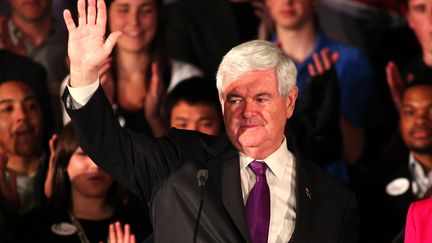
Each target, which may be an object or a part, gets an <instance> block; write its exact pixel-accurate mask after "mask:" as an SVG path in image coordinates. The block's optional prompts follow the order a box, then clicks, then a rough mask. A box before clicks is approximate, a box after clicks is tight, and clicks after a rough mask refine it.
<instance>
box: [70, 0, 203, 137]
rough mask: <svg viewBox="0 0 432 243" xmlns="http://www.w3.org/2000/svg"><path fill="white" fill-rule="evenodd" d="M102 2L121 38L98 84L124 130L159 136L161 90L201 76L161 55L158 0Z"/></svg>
mask: <svg viewBox="0 0 432 243" xmlns="http://www.w3.org/2000/svg"><path fill="white" fill-rule="evenodd" d="M106 3H107V7H108V11H107V12H108V26H109V30H110V31H111V32H114V31H121V32H122V36H121V37H120V39H119V40H118V42H117V45H116V47H115V50H114V52H113V53H114V54H113V57H112V58H111V59H110V60H107V61H106V62H105V64H104V65H103V66H102V67H101V69H100V72H99V77H100V81H101V84H102V85H103V87H104V90H105V92H106V93H107V95H108V97H109V98H110V99H111V101H112V102H113V103H114V106H115V107H116V109H117V113H118V115H119V116H120V117H121V118H120V120H121V121H123V122H124V125H125V126H126V127H128V128H130V129H132V130H135V131H139V132H144V133H146V134H148V135H156V136H158V135H161V134H162V133H163V132H164V131H165V127H164V126H163V125H162V124H163V123H162V122H161V116H160V105H161V102H162V99H163V98H164V94H165V91H166V90H168V91H169V90H171V89H172V87H174V86H175V85H176V84H177V83H179V82H180V81H182V80H184V79H186V78H189V77H192V76H200V75H201V72H200V71H199V70H198V69H197V68H196V67H194V66H192V65H190V64H187V63H184V62H180V61H176V60H170V59H169V58H168V57H167V55H166V54H165V53H164V51H165V44H164V42H163V39H164V38H163V37H162V36H161V34H162V32H163V28H164V27H163V26H164V24H163V12H162V6H163V2H162V0H112V1H106ZM173 41H174V40H173ZM63 87H64V86H63ZM67 120H68V119H67Z"/></svg>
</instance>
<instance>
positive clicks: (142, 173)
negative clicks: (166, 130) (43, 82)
mask: <svg viewBox="0 0 432 243" xmlns="http://www.w3.org/2000/svg"><path fill="white" fill-rule="evenodd" d="M71 99H72V97H71V96H70V94H69V91H68V90H67V89H66V90H65V92H64V94H63V102H64V104H65V106H66V111H67V112H68V114H69V116H70V117H71V120H72V124H73V127H74V130H75V133H76V136H77V138H78V141H79V144H80V146H81V148H82V149H83V150H84V151H85V152H86V153H87V154H88V155H89V156H90V158H91V159H92V160H93V161H94V162H95V163H96V164H97V165H98V166H100V167H101V168H102V169H104V170H105V171H106V172H107V173H108V174H109V175H111V176H112V177H113V178H114V179H116V180H117V181H118V182H120V184H122V185H123V186H125V187H127V188H128V189H129V190H131V191H132V192H134V193H135V194H136V195H137V196H138V197H140V198H141V199H143V200H145V201H146V202H148V201H149V200H150V198H151V195H152V193H153V192H154V188H155V186H156V185H157V184H159V182H160V181H162V180H163V178H165V177H166V176H167V175H168V174H169V173H170V171H172V169H173V168H174V167H175V165H176V162H177V161H178V160H179V159H178V153H177V151H176V148H175V146H174V144H173V141H172V140H171V139H170V138H169V137H165V138H160V139H156V138H149V137H146V136H145V135H142V134H137V133H133V132H132V131H130V130H128V129H125V128H122V127H121V126H120V125H119V123H118V120H117V119H116V118H115V116H114V114H113V111H112V108H111V105H110V103H109V101H108V99H107V98H106V96H105V93H104V91H103V89H102V88H101V87H100V86H99V88H98V90H97V91H96V92H95V93H94V94H93V96H92V97H91V99H90V100H89V102H88V103H87V104H86V105H85V106H83V107H81V108H79V109H74V108H73V107H71V106H72V105H71V104H72V103H73V102H71Z"/></svg>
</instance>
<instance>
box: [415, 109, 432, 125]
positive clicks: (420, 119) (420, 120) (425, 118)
mask: <svg viewBox="0 0 432 243" xmlns="http://www.w3.org/2000/svg"><path fill="white" fill-rule="evenodd" d="M415 123H417V124H425V123H430V117H429V114H428V112H425V111H422V112H419V113H418V114H417V116H416V117H415Z"/></svg>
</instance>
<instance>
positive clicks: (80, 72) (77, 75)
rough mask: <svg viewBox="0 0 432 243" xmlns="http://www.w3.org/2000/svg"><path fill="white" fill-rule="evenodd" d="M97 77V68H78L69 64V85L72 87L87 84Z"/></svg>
mask: <svg viewBox="0 0 432 243" xmlns="http://www.w3.org/2000/svg"><path fill="white" fill-rule="evenodd" d="M97 79H98V69H95V68H79V67H74V66H72V65H71V68H70V80H69V85H70V86H71V87H73V88H79V87H83V86H88V85H90V84H92V83H94V82H95V81H96V80H97Z"/></svg>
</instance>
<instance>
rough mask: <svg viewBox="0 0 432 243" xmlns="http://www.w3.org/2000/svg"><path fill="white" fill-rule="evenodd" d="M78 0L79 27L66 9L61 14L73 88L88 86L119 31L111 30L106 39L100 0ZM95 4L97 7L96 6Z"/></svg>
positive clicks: (102, 2) (114, 42) (104, 21)
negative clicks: (65, 32)
mask: <svg viewBox="0 0 432 243" xmlns="http://www.w3.org/2000/svg"><path fill="white" fill-rule="evenodd" d="M87 3H88V4H87V11H86V9H85V7H86V3H85V0H78V2H77V8H78V16H79V17H78V26H76V25H75V23H74V21H73V19H72V16H71V13H70V11H69V10H65V11H64V13H63V17H64V20H65V23H66V26H67V29H68V31H69V40H68V54H69V59H70V72H71V80H70V85H71V86H72V87H82V86H87V85H89V84H91V83H93V82H95V81H96V80H97V78H98V70H99V67H100V66H101V65H102V64H103V62H104V60H105V59H106V58H107V57H108V56H109V55H110V53H111V51H112V49H113V47H114V45H115V44H116V42H117V40H118V38H119V36H120V35H121V32H119V31H116V32H113V33H111V34H110V35H109V36H108V38H107V39H106V40H105V27H106V22H107V11H106V6H105V2H104V1H103V0H97V3H96V0H88V2H87ZM96 5H97V6H96Z"/></svg>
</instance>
